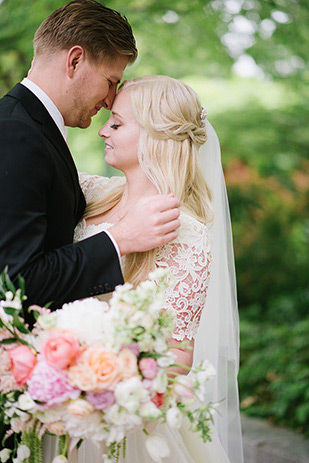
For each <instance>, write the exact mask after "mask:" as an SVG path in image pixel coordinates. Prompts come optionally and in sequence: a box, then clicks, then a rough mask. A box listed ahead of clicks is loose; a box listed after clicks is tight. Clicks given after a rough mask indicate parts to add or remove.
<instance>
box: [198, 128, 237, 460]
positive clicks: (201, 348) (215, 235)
mask: <svg viewBox="0 0 309 463" xmlns="http://www.w3.org/2000/svg"><path fill="white" fill-rule="evenodd" d="M205 125H206V132H207V137H208V140H207V142H206V143H205V144H204V145H203V146H202V147H201V148H200V152H199V155H200V162H201V165H202V170H203V173H204V175H205V178H206V180H207V183H208V186H209V188H210V190H211V192H212V197H213V201H212V205H213V208H214V222H213V224H212V226H210V230H209V231H210V234H211V237H212V241H213V247H212V251H213V263H212V269H211V274H212V276H211V280H210V284H209V288H208V295H207V299H206V305H205V308H204V310H203V315H202V318H201V322H200V326H199V330H198V335H197V339H196V343H195V353H194V360H195V361H199V360H202V359H205V358H207V359H208V360H209V361H210V362H211V363H212V364H213V366H214V367H215V369H216V371H217V375H216V377H215V379H214V382H213V383H212V384H211V385H210V386H209V388H208V390H207V393H206V402H209V401H212V402H216V403H218V404H219V405H218V412H217V413H215V418H214V421H215V427H216V429H217V432H218V435H219V438H220V440H221V443H222V445H223V447H224V449H225V451H226V453H227V455H228V457H229V459H230V461H231V463H243V450H242V438H241V424H240V414H239V399H238V386H237V374H238V367H239V321H238V307H237V294H236V276H235V265H234V252H233V239H232V229H231V219H230V212H229V205H228V198H227V192H226V186H225V180H224V176H223V170H222V164H221V150H220V144H219V140H218V137H217V134H216V132H215V130H214V128H213V127H212V126H211V124H210V123H209V122H208V121H207V120H206V121H205Z"/></svg>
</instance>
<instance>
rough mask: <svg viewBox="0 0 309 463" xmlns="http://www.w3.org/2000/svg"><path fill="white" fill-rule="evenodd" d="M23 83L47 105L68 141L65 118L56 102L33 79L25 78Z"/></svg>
mask: <svg viewBox="0 0 309 463" xmlns="http://www.w3.org/2000/svg"><path fill="white" fill-rule="evenodd" d="M21 84H22V85H24V86H25V87H27V88H28V90H30V91H31V92H32V93H33V94H34V95H35V96H36V97H37V98H38V99H39V100H40V102H41V103H42V104H43V105H44V106H45V108H46V109H47V111H48V112H49V114H50V116H51V117H52V119H53V121H54V122H55V124H56V125H57V127H58V129H59V130H60V132H61V135H62V136H63V138H64V140H65V142H66V141H67V132H66V128H65V125H64V120H63V117H62V114H61V112H60V111H59V109H58V108H57V106H56V105H55V103H54V102H53V101H52V100H51V99H50V98H49V96H48V95H46V93H45V92H44V91H43V90H42V89H41V88H40V87H39V86H38V85H36V84H35V83H34V82H32V80H30V79H27V78H25V79H23V80H22V81H21Z"/></svg>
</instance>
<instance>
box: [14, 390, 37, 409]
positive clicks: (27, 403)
mask: <svg viewBox="0 0 309 463" xmlns="http://www.w3.org/2000/svg"><path fill="white" fill-rule="evenodd" d="M18 408H20V409H21V410H24V411H29V410H33V409H35V408H36V403H35V402H34V400H33V399H32V397H31V396H30V394H29V393H28V392H25V393H24V394H21V395H20V396H19V397H18Z"/></svg>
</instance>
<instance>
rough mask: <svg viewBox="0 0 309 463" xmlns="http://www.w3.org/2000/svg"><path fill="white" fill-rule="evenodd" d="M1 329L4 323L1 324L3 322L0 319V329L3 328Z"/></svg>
mask: <svg viewBox="0 0 309 463" xmlns="http://www.w3.org/2000/svg"><path fill="white" fill-rule="evenodd" d="M3 327H4V323H3V321H2V320H1V318H0V328H3Z"/></svg>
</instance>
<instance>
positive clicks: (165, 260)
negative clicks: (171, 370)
mask: <svg viewBox="0 0 309 463" xmlns="http://www.w3.org/2000/svg"><path fill="white" fill-rule="evenodd" d="M80 182H81V187H82V189H83V192H84V194H85V197H86V200H88V201H89V200H90V198H91V200H93V199H96V198H97V199H99V198H100V192H101V191H102V190H103V189H104V191H106V190H107V189H109V188H113V187H114V186H115V185H116V184H120V182H121V183H124V182H125V179H124V178H123V177H111V178H107V177H99V176H96V175H91V176H90V175H88V174H80ZM180 222H181V226H180V228H179V229H178V237H177V239H176V240H174V241H172V243H169V244H167V245H165V246H162V247H161V248H159V249H158V251H157V256H156V262H155V265H156V267H164V268H169V269H170V270H171V272H172V274H173V275H174V278H175V280H176V285H175V287H174V288H169V289H168V290H167V292H166V304H165V305H164V307H163V309H165V308H167V307H171V308H172V309H173V310H175V312H176V315H177V319H176V329H175V331H174V333H173V338H174V339H176V340H178V341H183V340H184V339H185V338H187V339H189V340H192V339H194V338H195V336H196V333H197V329H198V326H199V322H200V318H201V314H202V310H203V308H204V307H205V302H206V296H207V289H208V285H209V279H210V264H211V261H212V254H211V240H210V236H209V233H208V229H207V227H206V226H205V225H203V224H202V223H200V222H199V221H198V220H196V219H194V218H193V217H191V216H190V215H188V214H186V213H185V212H181V214H180ZM111 226H112V224H111V223H108V222H103V223H100V224H98V225H88V226H86V222H85V220H82V221H81V222H79V223H78V225H77V226H76V228H75V232H74V241H81V240H83V239H86V238H89V237H90V236H92V235H95V234H96V233H99V232H102V231H104V230H107V229H108V228H109V227H111ZM121 264H122V268H123V265H124V258H122V262H121Z"/></svg>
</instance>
